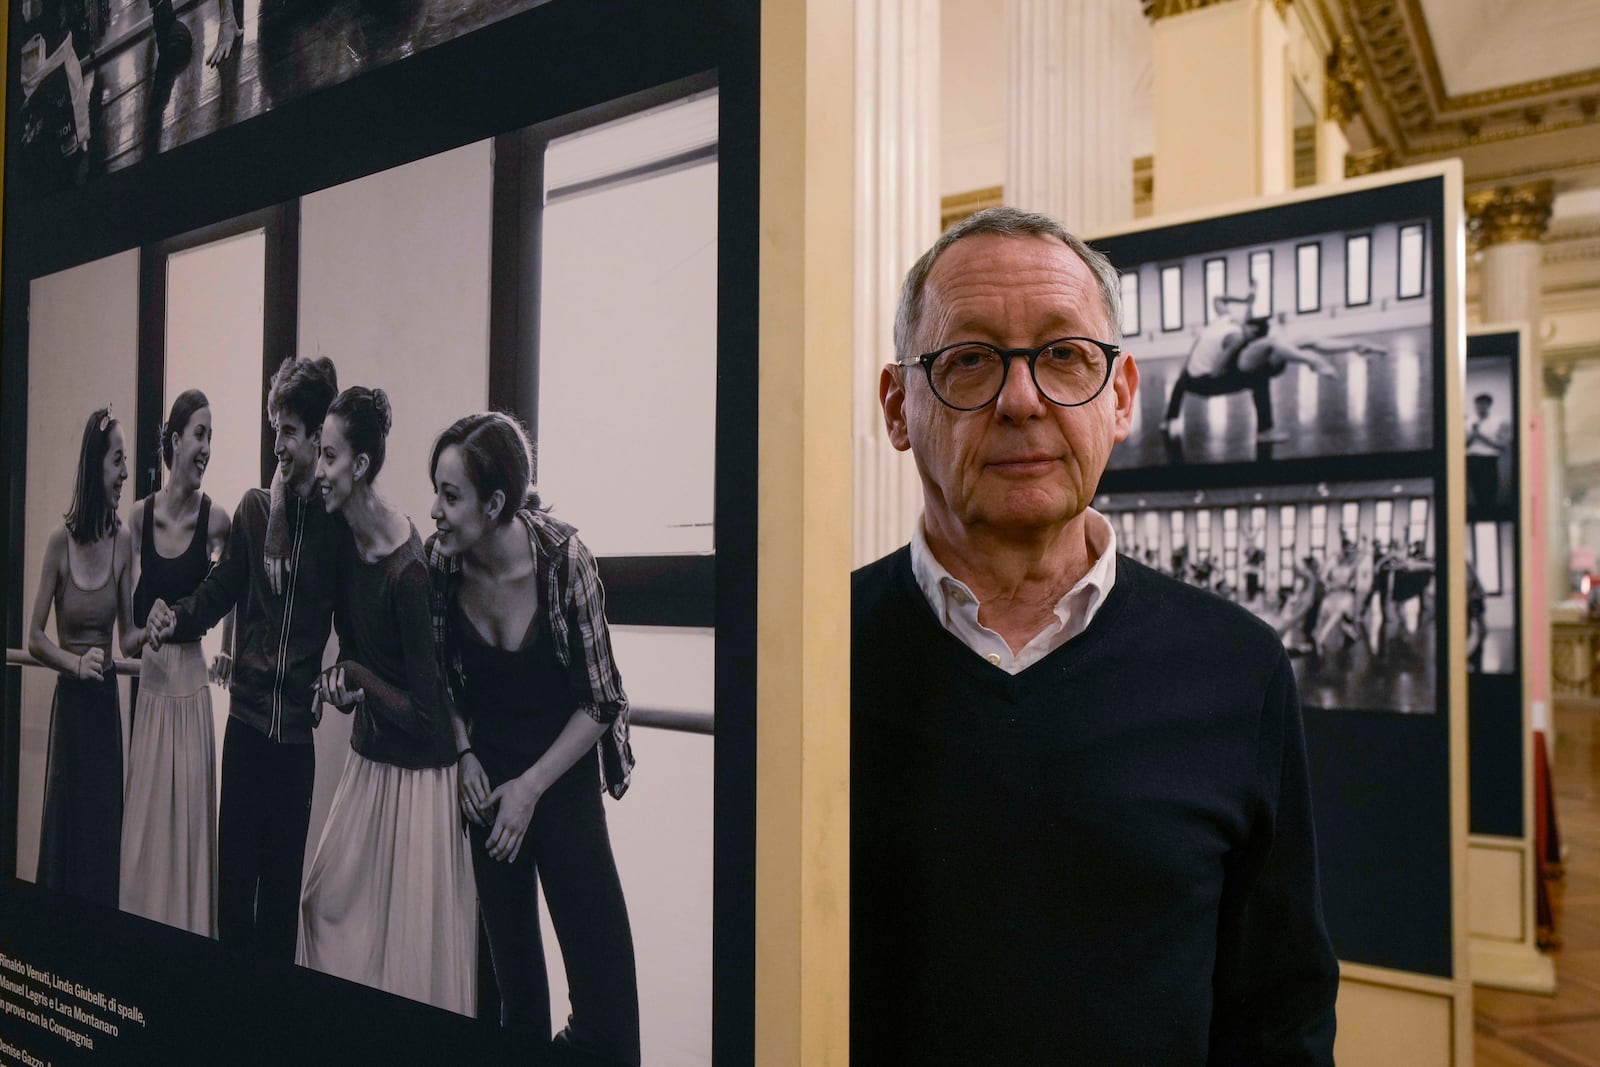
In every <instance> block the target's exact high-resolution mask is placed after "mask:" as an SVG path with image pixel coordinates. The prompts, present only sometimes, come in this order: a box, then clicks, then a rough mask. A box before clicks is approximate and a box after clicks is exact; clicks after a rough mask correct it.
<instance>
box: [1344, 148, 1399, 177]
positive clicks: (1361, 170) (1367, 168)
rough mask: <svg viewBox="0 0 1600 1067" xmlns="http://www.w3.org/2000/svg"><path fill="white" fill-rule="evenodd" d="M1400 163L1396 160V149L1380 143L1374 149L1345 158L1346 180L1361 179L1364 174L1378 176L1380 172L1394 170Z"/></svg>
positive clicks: (1367, 149)
mask: <svg viewBox="0 0 1600 1067" xmlns="http://www.w3.org/2000/svg"><path fill="white" fill-rule="evenodd" d="M1398 162H1399V160H1397V159H1396V158H1395V154H1394V149H1393V148H1390V147H1389V145H1388V144H1387V143H1385V142H1381V141H1380V142H1379V143H1378V144H1377V145H1375V146H1373V147H1372V148H1366V149H1363V150H1361V151H1360V152H1351V153H1349V154H1348V155H1346V156H1345V157H1344V176H1345V177H1346V178H1359V177H1361V175H1363V174H1377V173H1378V172H1379V171H1385V170H1393V169H1394V167H1395V165H1396V164H1397V163H1398Z"/></svg>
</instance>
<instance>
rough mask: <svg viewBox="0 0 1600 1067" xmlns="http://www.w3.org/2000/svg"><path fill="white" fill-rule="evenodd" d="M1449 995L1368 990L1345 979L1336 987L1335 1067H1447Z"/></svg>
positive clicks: (1390, 988) (1363, 984) (1450, 1061)
mask: <svg viewBox="0 0 1600 1067" xmlns="http://www.w3.org/2000/svg"><path fill="white" fill-rule="evenodd" d="M1450 1009H1451V1003H1450V998H1449V996H1447V995H1446V996H1442V995H1439V994H1435V993H1424V992H1420V991H1416V990H1410V989H1397V988H1395V987H1393V986H1383V985H1373V984H1370V983H1367V982H1363V981H1359V980H1355V979H1352V978H1350V977H1349V976H1346V977H1345V978H1344V979H1343V980H1341V981H1340V983H1339V1006H1338V1012H1339V1035H1338V1037H1337V1039H1336V1040H1335V1041H1334V1043H1333V1058H1334V1062H1336V1063H1338V1064H1339V1065H1340V1067H1385V1065H1389V1064H1401V1063H1403V1064H1406V1067H1451V1065H1453V1064H1456V1063H1458V1062H1460V1063H1470V1062H1471V1058H1470V1055H1469V1056H1468V1057H1467V1058H1466V1059H1463V1060H1460V1061H1457V1060H1455V1059H1453V1058H1452V1049H1451V1044H1452V1042H1451V1037H1450V1033H1451V1018H1450Z"/></svg>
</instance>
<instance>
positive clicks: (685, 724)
mask: <svg viewBox="0 0 1600 1067" xmlns="http://www.w3.org/2000/svg"><path fill="white" fill-rule="evenodd" d="M112 662H113V663H114V664H116V667H117V673H118V674H124V675H129V676H132V677H135V678H137V677H138V676H139V661H138V660H136V659H113V660H112ZM6 666H7V667H42V668H44V669H45V670H50V669H52V668H50V667H49V666H48V665H46V664H44V663H40V662H39V661H38V660H37V659H34V658H33V657H32V656H30V655H29V654H28V653H27V652H25V651H23V650H22V649H20V648H8V649H6ZM628 722H629V723H630V724H632V725H634V726H642V727H649V728H650V729H653V730H673V731H676V732H678V733H685V734H705V735H706V736H710V735H712V734H715V733H716V716H714V715H712V714H710V713H709V712H704V711H671V710H667V709H664V708H633V709H631V710H630V711H629V712H628Z"/></svg>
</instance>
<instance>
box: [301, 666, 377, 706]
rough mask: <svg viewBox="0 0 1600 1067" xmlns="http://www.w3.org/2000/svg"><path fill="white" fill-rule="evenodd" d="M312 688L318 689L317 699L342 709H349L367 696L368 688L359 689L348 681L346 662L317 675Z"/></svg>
mask: <svg viewBox="0 0 1600 1067" xmlns="http://www.w3.org/2000/svg"><path fill="white" fill-rule="evenodd" d="M312 688H314V689H315V690H316V691H317V699H318V700H321V701H322V702H323V703H325V704H332V705H333V706H334V707H336V708H338V709H339V710H340V711H349V710H350V709H351V708H353V707H355V706H356V704H358V703H359V702H360V701H362V700H363V699H365V698H366V695H367V693H366V690H364V689H358V688H355V687H354V686H352V685H350V684H348V683H347V681H346V678H345V669H344V664H342V663H336V664H334V665H333V666H332V667H329V668H328V669H327V670H325V671H323V672H322V673H321V674H319V675H317V680H316V682H314V683H313V685H312Z"/></svg>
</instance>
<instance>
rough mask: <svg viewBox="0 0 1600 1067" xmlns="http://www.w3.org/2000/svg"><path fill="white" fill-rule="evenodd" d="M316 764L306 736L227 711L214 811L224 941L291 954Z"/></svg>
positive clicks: (276, 955) (290, 957)
mask: <svg viewBox="0 0 1600 1067" xmlns="http://www.w3.org/2000/svg"><path fill="white" fill-rule="evenodd" d="M316 765H317V754H316V750H315V749H314V748H313V747H312V746H311V744H310V743H309V742H308V743H306V744H294V745H285V744H280V743H279V742H277V741H274V740H272V739H271V738H269V737H267V736H266V735H265V734H263V733H261V732H260V731H259V730H256V729H255V728H254V727H251V726H247V725H245V724H244V723H243V722H241V721H239V720H238V719H235V718H233V717H232V716H229V717H228V728H227V730H226V732H225V733H224V734H223V735H222V786H221V790H220V792H221V808H220V811H219V813H218V816H217V932H218V934H219V935H220V936H221V938H222V942H223V944H226V945H229V946H231V947H233V948H238V949H241V950H243V951H246V952H252V953H255V954H257V955H260V956H263V957H266V958H268V959H275V960H281V961H282V962H284V963H293V962H294V943H295V937H296V935H297V934H298V932H299V922H300V874H301V868H302V867H303V866H304V864H305V854H306V831H307V828H308V827H309V826H310V824H311V786H312V783H313V780H314V778H315V776H316Z"/></svg>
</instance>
